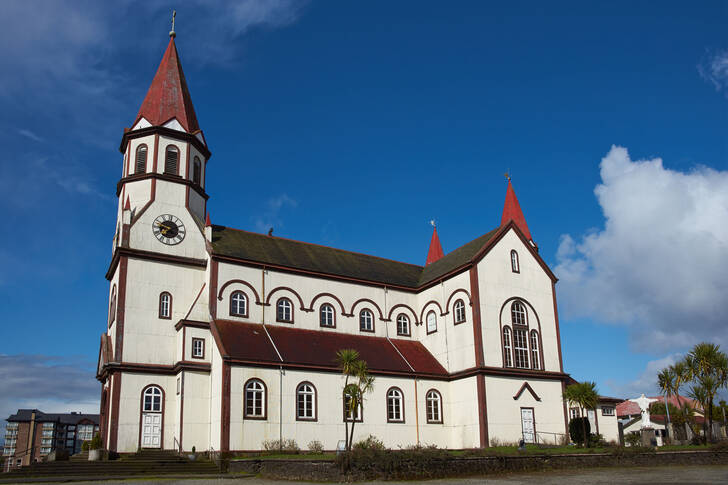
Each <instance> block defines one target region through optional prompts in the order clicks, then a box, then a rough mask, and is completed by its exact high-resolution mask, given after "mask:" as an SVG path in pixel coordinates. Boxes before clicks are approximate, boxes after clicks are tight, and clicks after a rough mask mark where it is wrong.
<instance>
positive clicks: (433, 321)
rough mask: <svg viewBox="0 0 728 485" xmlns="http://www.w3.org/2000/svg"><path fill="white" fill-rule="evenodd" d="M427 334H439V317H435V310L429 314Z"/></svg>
mask: <svg viewBox="0 0 728 485" xmlns="http://www.w3.org/2000/svg"><path fill="white" fill-rule="evenodd" d="M426 321H427V333H428V334H429V333H433V332H437V315H435V312H434V311H433V310H430V312H429V313H428V314H427V318H426Z"/></svg>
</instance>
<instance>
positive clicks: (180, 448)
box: [173, 436, 182, 455]
mask: <svg viewBox="0 0 728 485" xmlns="http://www.w3.org/2000/svg"><path fill="white" fill-rule="evenodd" d="M173 444H174V445H176V446H175V449H176V450H177V453H178V454H180V455H181V454H182V443H180V442H179V441H178V440H177V437H176V436H174V443H173Z"/></svg>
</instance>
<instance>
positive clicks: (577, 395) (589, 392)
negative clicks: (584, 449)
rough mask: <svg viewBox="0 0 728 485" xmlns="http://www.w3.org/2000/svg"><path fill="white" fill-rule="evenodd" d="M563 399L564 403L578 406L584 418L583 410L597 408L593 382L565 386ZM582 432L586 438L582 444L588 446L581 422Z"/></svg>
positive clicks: (585, 414) (595, 388)
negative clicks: (568, 402)
mask: <svg viewBox="0 0 728 485" xmlns="http://www.w3.org/2000/svg"><path fill="white" fill-rule="evenodd" d="M563 399H564V401H570V402H572V403H574V404H576V405H577V406H579V408H580V410H581V415H582V416H584V417H586V416H587V413H586V412H585V410H588V409H595V408H596V407H597V402H599V393H598V392H597V385H596V384H595V383H594V382H587V381H585V382H577V383H576V384H572V385H570V386H567V387H566V389H565V390H564V395H563ZM582 431H583V433H584V436H585V437H586V439H585V443H584V444H585V445H586V446H589V434H588V433H587V431H586V426H585V425H584V421H582Z"/></svg>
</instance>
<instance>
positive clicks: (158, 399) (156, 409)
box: [142, 386, 162, 413]
mask: <svg viewBox="0 0 728 485" xmlns="http://www.w3.org/2000/svg"><path fill="white" fill-rule="evenodd" d="M142 400H143V403H144V404H143V408H142V410H143V411H144V412H145V413H161V412H162V390H161V389H160V388H158V387H157V386H149V387H147V388H146V389H145V390H144V394H143V395H142Z"/></svg>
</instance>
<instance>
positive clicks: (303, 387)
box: [296, 382, 317, 421]
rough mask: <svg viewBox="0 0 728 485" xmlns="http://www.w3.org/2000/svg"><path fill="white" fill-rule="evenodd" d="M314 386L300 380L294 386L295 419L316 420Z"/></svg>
mask: <svg viewBox="0 0 728 485" xmlns="http://www.w3.org/2000/svg"><path fill="white" fill-rule="evenodd" d="M316 418H317V416H316V388H315V387H313V384H311V383H310V382H302V383H300V384H299V385H298V387H297V388H296V420H297V421H316Z"/></svg>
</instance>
